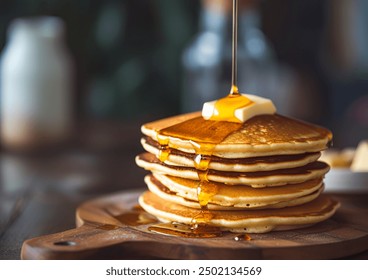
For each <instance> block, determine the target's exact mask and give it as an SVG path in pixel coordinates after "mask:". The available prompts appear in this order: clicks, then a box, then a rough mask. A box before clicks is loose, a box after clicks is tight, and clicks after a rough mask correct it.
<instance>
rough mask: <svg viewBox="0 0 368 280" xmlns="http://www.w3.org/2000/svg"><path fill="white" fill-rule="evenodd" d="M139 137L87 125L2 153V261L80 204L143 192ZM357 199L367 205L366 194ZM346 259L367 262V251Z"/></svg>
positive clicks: (68, 218)
mask: <svg viewBox="0 0 368 280" xmlns="http://www.w3.org/2000/svg"><path fill="white" fill-rule="evenodd" d="M139 139H140V131H139V122H137V123H132V122H130V123H106V122H102V123H88V124H83V125H81V126H80V127H79V129H78V133H77V135H76V137H75V138H74V140H73V143H72V144H70V145H67V146H65V147H61V148H59V149H57V150H53V151H47V152H41V153H34V154H15V153H10V152H6V151H4V150H3V151H1V152H0V171H1V173H0V179H1V181H0V259H11V260H14V259H19V258H20V250H21V246H22V243H23V241H24V240H26V239H29V238H32V237H38V236H42V235H46V234H51V233H56V232H61V231H65V230H67V229H71V228H75V210H76V208H77V207H78V206H79V205H80V204H81V203H82V202H84V201H87V200H89V199H92V198H96V197H100V196H102V195H105V194H112V193H114V192H119V191H122V190H131V189H142V190H143V189H144V188H145V184H144V182H143V177H144V174H146V172H145V171H144V170H141V169H140V168H138V167H137V166H136V165H135V162H134V157H135V155H136V154H137V153H140V152H141V151H142V148H141V146H140V143H139ZM350 198H352V199H354V196H351V195H350ZM356 199H357V201H360V202H361V201H362V199H363V200H365V201H367V203H368V195H365V197H363V198H362V196H361V195H356ZM350 258H351V259H368V252H365V253H362V254H359V255H356V256H351V257H350Z"/></svg>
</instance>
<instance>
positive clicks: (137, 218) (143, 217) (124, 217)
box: [114, 208, 157, 226]
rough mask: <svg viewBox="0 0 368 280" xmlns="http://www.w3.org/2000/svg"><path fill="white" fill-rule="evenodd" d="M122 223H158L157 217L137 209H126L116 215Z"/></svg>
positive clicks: (138, 224)
mask: <svg viewBox="0 0 368 280" xmlns="http://www.w3.org/2000/svg"><path fill="white" fill-rule="evenodd" d="M114 218H115V219H117V220H118V221H119V222H120V223H122V224H123V225H128V226H140V225H147V224H152V223H157V219H156V218H155V217H154V216H152V215H151V214H149V213H147V212H146V211H144V210H143V209H142V210H135V209H134V208H133V209H132V210H130V211H126V212H124V213H122V214H120V215H116V216H114Z"/></svg>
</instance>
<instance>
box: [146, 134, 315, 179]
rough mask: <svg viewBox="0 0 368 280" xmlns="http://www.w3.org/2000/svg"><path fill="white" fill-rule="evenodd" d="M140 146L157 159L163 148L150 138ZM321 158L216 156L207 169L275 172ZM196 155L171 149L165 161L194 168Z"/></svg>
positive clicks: (311, 154)
mask: <svg viewBox="0 0 368 280" xmlns="http://www.w3.org/2000/svg"><path fill="white" fill-rule="evenodd" d="M141 144H142V146H143V148H144V149H145V150H146V151H147V152H149V153H151V154H153V155H155V156H156V157H157V158H159V156H160V152H161V151H162V149H163V147H162V146H160V144H159V143H158V142H156V141H153V140H152V139H151V138H149V137H147V138H142V140H141ZM320 156H321V153H320V152H315V153H304V154H295V155H278V156H264V157H253V158H233V159H227V158H221V157H217V156H207V157H208V158H209V160H210V163H209V166H208V168H209V169H214V170H219V171H235V172H257V171H268V170H277V169H284V168H294V167H300V166H304V165H306V164H308V163H311V162H314V161H316V160H317V159H318V158H319V157H320ZM195 160H196V154H191V153H185V152H182V151H180V150H177V149H171V151H170V153H169V154H168V157H167V160H165V161H164V163H166V164H167V165H174V166H187V167H193V168H194V167H195V165H196V163H195Z"/></svg>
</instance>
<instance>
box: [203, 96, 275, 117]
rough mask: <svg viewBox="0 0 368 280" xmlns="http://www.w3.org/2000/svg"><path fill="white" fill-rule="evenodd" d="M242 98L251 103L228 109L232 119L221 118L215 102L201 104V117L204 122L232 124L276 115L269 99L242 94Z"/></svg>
mask: <svg viewBox="0 0 368 280" xmlns="http://www.w3.org/2000/svg"><path fill="white" fill-rule="evenodd" d="M242 96H244V97H246V98H248V99H249V100H250V101H251V102H250V104H248V105H246V106H244V107H240V108H238V107H234V108H230V109H232V110H233V112H232V118H229V117H228V116H225V115H224V116H223V118H222V116H221V112H219V111H218V108H216V102H217V100H214V101H210V102H206V103H204V104H203V109H202V117H203V118H204V119H205V120H211V119H212V120H223V121H233V122H245V121H247V120H249V119H251V118H253V117H254V116H257V115H264V114H274V113H276V107H275V105H274V104H273V103H272V101H271V100H270V99H267V98H263V97H259V96H256V95H252V94H242ZM226 109H229V108H226Z"/></svg>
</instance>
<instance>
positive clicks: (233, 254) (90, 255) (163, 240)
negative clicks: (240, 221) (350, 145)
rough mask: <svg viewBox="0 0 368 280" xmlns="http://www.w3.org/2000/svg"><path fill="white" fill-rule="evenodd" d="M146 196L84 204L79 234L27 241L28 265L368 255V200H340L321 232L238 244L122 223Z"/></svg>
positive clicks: (294, 233)
mask: <svg viewBox="0 0 368 280" xmlns="http://www.w3.org/2000/svg"><path fill="white" fill-rule="evenodd" d="M140 193H141V192H122V193H117V194H113V195H110V196H106V197H102V198H99V199H95V200H91V201H88V202H86V203H84V204H82V205H81V206H80V207H79V208H78V209H77V212H76V221H77V228H75V229H71V230H67V231H64V232H60V233H55V234H51V235H46V236H41V237H37V238H33V239H29V240H27V241H25V242H24V243H23V246H22V252H21V257H22V259H335V258H344V257H348V256H350V255H354V254H357V253H360V252H364V251H366V250H368V203H367V202H368V201H367V197H368V196H367V195H364V196H356V195H355V196H349V195H340V194H339V195H336V196H334V198H335V199H338V200H339V201H340V202H341V208H340V209H339V210H338V212H337V213H336V214H335V215H334V216H333V217H332V218H331V219H329V220H327V221H325V222H323V223H320V224H317V225H315V226H312V227H309V228H304V229H298V230H292V231H283V232H271V233H267V234H249V236H250V237H251V240H249V241H246V240H242V241H235V239H234V237H235V236H236V234H232V233H228V234H224V235H223V236H221V237H216V238H183V237H176V236H166V235H162V234H157V233H153V232H150V231H148V230H147V227H148V225H139V226H136V225H127V224H124V223H122V222H121V217H123V216H124V215H127V214H129V213H130V212H131V211H132V208H134V206H136V205H137V198H138V196H139V194H140Z"/></svg>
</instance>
